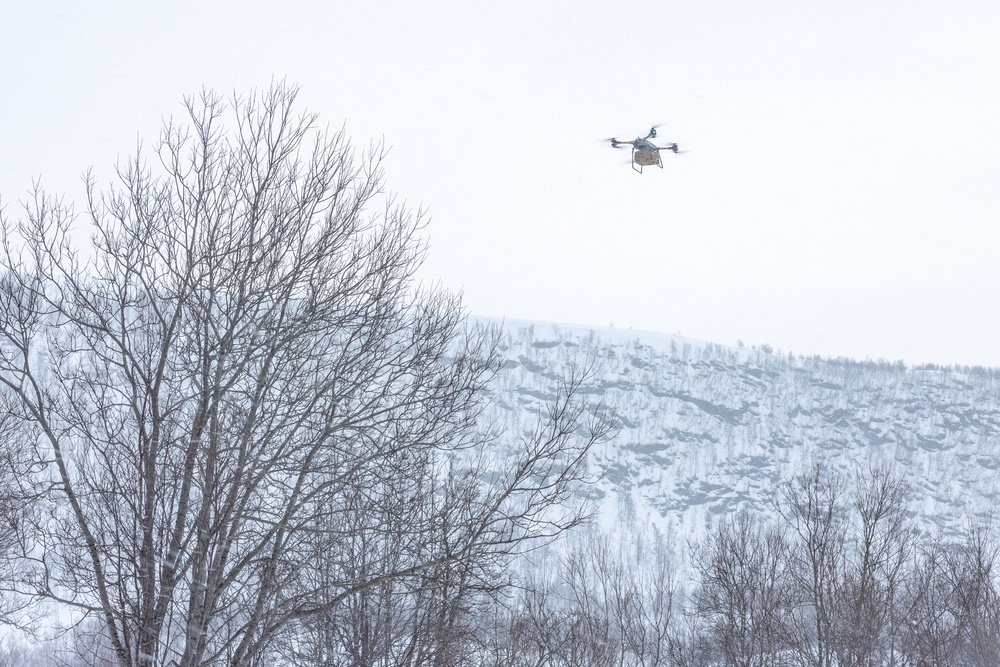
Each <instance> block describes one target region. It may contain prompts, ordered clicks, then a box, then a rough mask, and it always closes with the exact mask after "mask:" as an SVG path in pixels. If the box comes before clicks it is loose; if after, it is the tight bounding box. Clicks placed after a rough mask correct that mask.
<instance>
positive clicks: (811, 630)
mask: <svg viewBox="0 0 1000 667" xmlns="http://www.w3.org/2000/svg"><path fill="white" fill-rule="evenodd" d="M843 494H844V482H843V480H842V479H841V478H840V477H839V476H837V475H826V474H824V473H823V471H822V469H821V468H820V467H819V466H818V465H817V466H814V467H813V469H812V470H810V471H809V472H806V473H803V474H801V475H798V476H796V477H795V478H793V479H792V480H790V481H788V482H786V483H785V484H784V485H783V486H782V487H781V491H780V494H779V497H778V499H777V500H776V504H775V507H776V509H777V510H778V512H779V513H780V514H781V516H782V517H784V519H785V521H786V523H787V524H788V526H789V528H790V529H791V536H790V537H791V542H792V544H791V547H790V555H791V564H790V569H789V573H790V576H791V577H792V578H793V580H794V586H795V589H796V590H797V591H798V593H799V595H800V596H801V597H800V600H799V603H798V606H797V611H796V615H795V619H796V620H795V634H796V639H795V646H796V650H797V652H798V653H799V655H800V658H801V660H802V662H803V663H804V664H808V665H815V666H816V667H833V665H835V664H836V663H835V662H834V660H835V652H834V651H835V637H834V632H835V627H834V624H835V619H834V615H835V613H836V611H837V604H838V600H837V589H838V586H839V580H840V574H841V572H842V570H843V559H844V540H845V535H846V525H847V524H846V516H845V514H846V512H845V507H844V505H843Z"/></svg>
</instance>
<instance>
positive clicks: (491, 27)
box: [0, 0, 1000, 366]
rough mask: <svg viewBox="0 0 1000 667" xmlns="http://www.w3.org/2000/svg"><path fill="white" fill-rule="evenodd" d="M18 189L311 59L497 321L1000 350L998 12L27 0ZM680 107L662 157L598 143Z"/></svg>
mask: <svg viewBox="0 0 1000 667" xmlns="http://www.w3.org/2000/svg"><path fill="white" fill-rule="evenodd" d="M8 4H10V5H11V6H9V7H5V8H4V10H3V12H2V21H0V62H2V66H0V91H2V101H0V196H2V198H3V200H4V201H5V202H7V204H8V205H11V203H12V201H13V200H16V199H18V198H21V197H23V195H24V193H25V191H26V190H27V189H28V187H29V186H30V184H31V179H32V178H34V177H37V176H39V175H41V176H42V179H43V183H44V184H45V185H46V187H47V188H49V189H50V190H54V191H58V192H65V193H66V195H67V196H68V197H69V198H73V199H78V200H82V187H81V185H80V179H79V175H80V174H81V173H82V172H83V170H84V169H86V168H87V167H88V166H90V165H94V166H95V167H97V168H98V169H99V170H105V172H104V173H107V171H106V170H108V169H109V168H110V167H111V166H112V165H113V163H114V162H115V161H116V159H118V158H119V157H120V156H121V157H124V156H126V155H128V154H129V153H130V152H132V151H133V150H134V147H135V143H136V138H137V136H141V137H145V138H148V139H153V138H155V136H156V133H157V130H158V128H159V126H160V124H161V121H162V118H163V117H165V116H168V115H171V114H173V115H174V116H179V115H180V114H181V112H182V109H181V106H180V102H181V99H182V97H183V96H184V95H185V94H188V93H191V92H196V91H197V90H199V89H200V88H201V87H202V86H208V87H213V88H216V89H217V90H220V91H225V92H230V91H232V90H234V89H235V90H241V91H242V90H247V89H248V88H250V87H253V86H267V85H268V84H269V82H270V81H271V80H272V78H273V77H277V78H282V77H287V78H288V80H290V81H292V82H297V83H299V84H301V85H302V86H303V92H302V96H301V98H300V99H301V100H302V101H303V102H304V103H305V104H306V105H308V107H309V108H310V109H311V110H313V111H317V112H319V113H320V114H321V115H322V118H323V119H324V120H325V121H329V122H330V124H331V125H333V126H335V127H339V126H340V125H341V124H343V123H346V128H347V131H348V133H349V135H351V137H352V138H353V140H354V141H355V143H356V144H357V145H359V146H366V145H367V144H368V142H369V141H370V140H371V139H373V138H374V139H378V138H381V137H384V138H385V141H386V143H388V144H389V145H391V146H392V152H391V154H390V159H389V162H388V165H387V177H388V185H389V186H390V188H392V189H394V190H395V191H396V192H398V193H399V195H400V196H401V197H402V198H405V199H406V200H407V201H408V202H409V203H410V204H411V205H413V206H414V207H416V206H417V205H423V206H426V207H429V209H430V212H431V215H432V222H431V225H430V228H429V230H428V235H429V237H430V243H431V250H430V257H429V259H428V261H427V263H426V265H425V267H424V270H423V276H424V277H425V278H426V279H428V280H440V281H441V282H442V283H443V284H444V285H445V286H446V287H448V288H450V289H453V290H462V291H463V293H464V295H465V302H466V305H467V307H468V309H469V310H470V312H472V313H475V314H480V315H500V316H507V317H509V318H519V319H520V318H527V319H537V320H544V321H559V322H570V323H581V324H592V325H597V326H608V325H609V324H611V323H614V326H615V327H630V326H631V327H634V328H635V329H646V330H653V331H663V332H678V331H680V332H682V333H683V334H684V335H686V336H690V337H693V338H700V339H704V340H711V341H715V342H718V343H723V344H733V343H735V342H736V341H737V339H742V340H743V341H744V342H745V343H747V344H760V343H769V344H771V345H773V346H775V347H777V348H781V349H782V350H785V351H789V350H790V351H793V352H796V353H803V354H814V353H817V354H823V355H832V356H852V357H858V358H866V357H870V358H880V357H881V358H887V359H893V360H895V359H901V358H902V359H905V360H906V361H907V362H910V363H920V362H926V361H931V362H939V363H963V364H981V365H996V366H1000V262H998V261H997V259H998V250H1000V224H998V223H1000V37H998V36H1000V3H997V2H996V1H995V0H983V1H978V0H885V1H880V0H838V1H837V2H831V1H829V0H826V1H823V2H814V1H809V0H757V1H754V2H747V1H746V0H698V1H697V2H693V1H691V0H683V1H665V0H653V1H644V0H626V1H620V2H614V3H611V2H587V1H585V0H574V1H564V2H545V1H543V0H529V1H522V0H504V1H503V2H490V3H483V2H474V1H470V0H437V1H424V2H377V1H372V2H367V1H361V0H357V1H355V2H349V3H348V2H338V1H336V0H332V1H331V0H323V1H314V2H313V1H310V2H306V1H301V0H300V1H296V0H286V1H285V2H282V3H274V2H267V3H265V2H259V1H247V0H243V1H240V2H235V1H219V2H204V1H198V2H194V1H191V0H175V1H174V2H169V3H168V2H159V3H155V4H154V3H139V2H133V1H127V2H126V1H118V2H110V1H95V2H86V3H84V2H78V1H67V0H61V1H46V0H40V1H38V2H31V3H8ZM653 122H662V123H665V124H664V126H663V127H662V128H661V129H660V137H661V138H662V139H663V140H665V141H677V142H679V143H680V144H681V146H682V148H688V149H690V150H691V152H689V153H687V154H684V155H678V156H674V155H672V154H665V155H664V159H665V163H666V168H665V169H664V170H662V171H661V170H659V169H655V170H648V169H647V171H646V173H645V174H643V175H642V176H640V175H638V174H635V173H633V172H632V171H631V169H630V168H629V166H628V165H627V164H626V163H625V160H626V158H627V155H628V154H627V152H625V151H614V150H612V149H610V148H609V147H608V146H607V144H605V143H602V142H600V141H599V140H600V139H601V138H603V137H609V136H612V135H616V136H618V137H619V138H633V137H634V136H635V135H637V134H640V133H645V130H646V129H647V127H648V126H649V124H651V123H653Z"/></svg>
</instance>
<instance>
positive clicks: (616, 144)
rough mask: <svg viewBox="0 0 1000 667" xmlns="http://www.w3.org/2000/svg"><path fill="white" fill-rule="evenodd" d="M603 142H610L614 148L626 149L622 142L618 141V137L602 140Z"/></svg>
mask: <svg viewBox="0 0 1000 667" xmlns="http://www.w3.org/2000/svg"><path fill="white" fill-rule="evenodd" d="M602 141H610V142H611V147H612V148H624V146H622V143H621V142H620V141H618V137H611V138H609V139H602Z"/></svg>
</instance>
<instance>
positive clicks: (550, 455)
mask: <svg viewBox="0 0 1000 667" xmlns="http://www.w3.org/2000/svg"><path fill="white" fill-rule="evenodd" d="M295 98H296V90H295V89H293V88H290V87H288V86H286V85H284V84H279V85H276V86H274V87H272V89H271V90H270V91H268V92H263V93H254V94H251V95H250V96H248V97H237V98H234V99H233V100H232V101H231V103H226V102H225V101H223V99H222V98H220V97H219V96H217V95H215V94H213V93H210V92H206V93H203V94H202V95H201V96H200V97H196V98H190V99H188V100H187V101H186V108H187V112H188V116H189V121H190V124H189V125H180V124H174V123H172V122H170V123H168V124H167V125H166V126H165V128H164V130H163V132H162V135H161V137H160V139H159V142H158V143H157V145H156V147H155V150H154V151H153V152H152V155H149V154H147V153H146V152H145V151H143V150H142V149H140V151H139V152H138V154H137V155H136V156H135V158H134V159H132V160H130V161H129V162H128V163H127V164H124V165H122V166H120V167H119V170H118V177H119V180H118V183H117V185H112V186H111V187H110V188H108V189H106V190H104V191H103V192H102V191H101V190H99V188H98V186H97V184H96V183H95V182H94V179H92V178H88V180H87V192H88V198H87V206H86V210H85V214H84V215H83V216H82V217H81V218H79V219H78V217H77V216H76V215H75V214H74V212H73V209H72V208H71V207H69V206H67V205H65V204H64V203H63V202H62V201H61V200H59V199H55V198H52V197H50V196H47V195H46V194H45V193H44V192H43V191H41V189H40V188H36V190H35V192H34V195H33V198H32V199H31V200H30V201H28V202H27V203H26V205H25V207H24V214H23V216H22V217H20V218H17V219H12V218H11V217H10V216H9V215H8V216H4V218H3V221H2V222H3V253H2V260H0V261H2V262H3V266H2V269H3V271H4V272H5V273H4V277H3V285H2V288H3V289H2V301H0V383H2V384H3V386H4V387H5V389H6V391H7V392H8V394H9V396H11V397H13V399H14V404H15V405H16V408H15V409H14V411H13V414H15V415H16V417H18V418H19V419H21V420H22V422H23V424H25V425H26V427H27V428H29V429H30V431H31V432H30V439H31V442H32V443H33V444H37V445H38V446H39V447H40V448H41V450H42V452H43V456H42V457H41V459H40V461H41V462H44V464H45V466H44V470H43V471H42V472H41V473H40V474H39V475H38V480H39V481H40V482H50V483H51V484H52V486H53V489H54V492H53V493H52V494H51V495H50V496H49V502H50V508H49V512H50V516H51V517H52V519H51V520H49V521H48V523H47V524H46V530H48V531H49V533H47V535H48V537H47V539H46V544H45V545H44V546H45V548H44V549H41V550H36V551H35V552H34V553H33V554H32V555H33V557H34V566H35V570H34V571H35V573H36V578H35V579H34V580H33V581H32V582H31V583H32V590H30V591H27V592H32V593H34V594H36V595H40V596H44V597H47V598H48V599H50V600H53V601H56V602H58V603H60V604H62V605H65V606H67V607H70V608H73V609H75V610H77V612H78V613H79V614H80V615H82V617H95V616H96V617H97V618H99V619H100V620H101V623H100V627H101V628H102V633H103V636H104V641H106V643H107V645H108V647H109V649H110V651H111V652H112V654H113V655H114V656H115V660H116V661H117V663H118V664H119V665H121V667H132V666H136V667H152V666H153V665H167V664H176V665H178V666H179V667H188V666H195V665H198V666H201V665H221V664H228V665H232V666H234V667H235V666H238V665H251V664H255V663H259V662H262V661H265V660H266V659H267V656H268V651H269V650H270V648H271V647H272V646H273V644H274V642H275V640H276V638H277V637H279V636H282V633H289V632H292V631H293V630H294V629H296V628H299V627H302V626H303V625H304V624H306V623H307V622H309V621H315V620H317V619H321V618H330V617H331V616H330V612H331V611H332V610H334V609H335V608H336V607H337V606H338V605H342V604H344V603H345V602H346V601H347V600H349V599H350V598H351V597H352V596H355V595H357V594H360V593H362V592H369V591H376V590H378V588H379V586H382V585H383V584H385V583H387V582H390V581H395V580H402V579H406V578H410V579H411V580H417V579H419V578H420V577H421V576H423V575H426V574H428V573H431V572H434V571H436V570H435V568H440V567H442V566H445V565H451V564H456V563H463V562H468V560H469V559H470V558H472V557H473V556H476V557H479V558H486V559H487V560H488V559H489V558H490V557H492V556H502V555H503V554H508V553H510V552H511V551H512V550H514V549H516V545H517V544H518V543H519V542H520V541H522V540H525V539H531V538H533V537H538V536H541V535H551V534H555V533H558V532H559V531H560V530H562V529H563V528H564V527H565V526H566V525H568V524H572V523H573V522H574V521H576V520H578V518H579V517H578V516H577V515H575V514H573V513H572V512H569V513H565V512H559V511H553V507H554V505H556V504H558V503H559V502H560V501H561V500H563V499H564V498H565V497H566V495H567V494H568V493H569V492H570V490H571V488H572V485H573V483H574V481H575V480H577V479H578V478H579V476H580V474H581V473H582V470H583V468H582V466H583V456H584V454H585V452H586V450H587V448H588V447H589V445H590V443H591V442H593V441H594V439H595V438H597V437H600V436H601V435H602V433H604V432H606V426H605V425H604V424H603V422H601V421H600V420H599V419H598V420H590V421H588V419H586V416H587V413H584V412H583V411H582V410H581V409H579V408H578V407H576V405H575V403H574V402H573V400H572V398H573V397H572V393H573V391H574V388H575V386H577V385H576V384H574V382H575V381H570V383H569V385H568V389H567V392H566V393H564V394H563V395H562V397H561V398H560V401H561V402H560V403H559V404H557V405H556V406H554V407H553V409H552V411H551V413H550V418H549V419H548V421H545V422H544V423H542V424H540V427H539V430H538V431H537V432H536V433H535V434H534V436H532V437H528V438H526V439H525V441H524V447H523V449H522V451H521V453H520V455H519V456H518V457H516V459H514V460H513V461H511V464H510V465H509V466H508V467H507V468H506V469H503V470H500V471H495V472H496V474H495V478H494V479H490V480H487V479H483V478H482V477H481V476H480V477H475V478H472V479H470V480H469V481H468V487H469V488H470V489H473V490H475V491H476V493H475V494H473V495H472V496H469V497H467V502H465V504H464V505H462V506H461V507H458V508H457V509H455V512H456V513H455V514H454V515H452V516H449V517H448V518H447V520H446V521H447V522H451V521H454V522H456V523H454V524H451V523H448V524H447V525H443V526H434V525H433V523H432V522H431V516H430V515H431V514H432V513H428V512H425V513H424V514H423V515H421V513H420V511H418V510H412V509H410V508H411V507H413V506H416V507H418V508H419V507H423V508H429V507H433V506H434V504H433V502H432V500H433V498H434V494H435V493H436V492H437V491H436V489H439V488H440V487H433V485H432V484H431V483H430V482H429V481H428V480H427V479H426V475H427V474H428V472H429V471H431V472H434V471H438V472H439V471H441V470H442V469H443V465H444V464H443V462H444V461H445V460H446V459H447V457H448V456H449V455H451V454H453V453H454V452H460V451H464V450H466V449H469V448H474V447H476V446H477V445H482V444H484V438H488V436H487V435H483V434H481V432H480V431H479V429H478V428H477V425H476V424H477V418H478V416H479V413H480V410H481V408H482V406H483V402H484V401H485V400H486V398H487V396H486V394H485V393H484V392H485V389H486V387H487V386H488V383H489V382H490V380H491V378H492V377H493V375H494V373H495V372H496V371H497V369H498V368H499V367H500V362H501V360H500V358H499V355H498V353H497V349H496V347H495V345H494V338H493V337H492V334H490V333H489V332H484V331H479V332H475V331H466V330H465V329H464V324H463V322H464V320H463V316H462V314H461V306H460V303H459V301H458V299H457V298H456V297H454V296H451V295H448V294H446V293H444V292H442V291H440V290H434V289H430V290H428V289H421V288H418V287H417V286H416V285H415V284H414V272H415V270H416V268H417V267H418V265H419V263H420V261H421V258H422V256H423V253H424V246H423V244H422V242H421V241H420V239H419V236H418V233H419V230H420V229H421V227H422V225H423V224H424V219H423V216H422V215H421V214H420V213H419V212H418V213H416V214H413V213H412V212H410V211H409V210H408V209H406V208H405V207H402V206H396V205H394V204H393V203H392V201H391V198H387V201H386V202H385V203H384V205H381V206H380V208H379V211H378V212H377V213H372V212H370V211H369V208H371V206H372V205H373V204H378V203H379V201H380V198H381V197H382V195H383V192H382V187H383V186H382V173H381V168H380V161H381V159H382V157H383V151H382V150H381V149H380V148H379V147H377V146H376V147H373V148H371V149H370V150H368V151H366V152H363V153H362V154H361V155H360V156H356V155H355V152H354V151H353V150H352V149H351V147H350V146H349V145H348V143H347V142H346V141H345V139H344V136H343V133H342V132H329V131H326V130H323V129H321V128H318V127H317V125H316V117H315V116H314V115H311V114H300V113H298V112H297V111H296V107H295ZM227 122H228V124H227ZM81 220H82V221H83V222H86V223H89V224H90V225H91V227H92V231H93V235H92V247H90V248H88V249H86V250H83V249H80V248H78V247H77V244H76V242H75V241H74V238H75V237H74V236H73V232H74V225H75V224H77V222H79V221H81ZM470 474H472V475H475V474H476V471H475V469H472V472H470ZM488 482H496V483H497V485H496V486H490V485H489V484H488ZM397 511H398V512H399V513H400V515H401V516H404V517H405V518H407V519H413V522H412V523H410V524H401V523H399V522H395V523H387V524H379V525H374V526H371V525H369V526H366V527H365V529H366V530H367V531H368V538H369V539H371V540H372V545H373V547H377V548H375V550H374V551H372V552H368V554H367V555H368V558H369V560H370V561H371V559H375V560H374V561H373V562H369V563H368V565H369V567H366V568H363V569H360V570H356V571H351V570H349V569H345V568H341V569H340V570H330V569H329V568H326V569H325V570H324V568H322V567H320V566H319V565H318V563H319V562H320V561H319V559H318V554H320V553H324V554H327V555H331V554H332V555H334V556H336V557H337V560H338V562H340V563H346V562H348V560H349V559H347V557H348V556H349V555H350V549H351V548H355V547H358V546H359V545H358V544H354V546H353V547H352V546H351V545H352V540H354V539H355V537H356V535H355V534H354V533H352V531H354V530H355V528H356V525H355V524H357V521H358V517H363V516H365V514H366V513H369V512H371V513H372V515H373V516H376V515H377V516H386V517H391V516H393V515H394V513H396V512H397ZM438 519H439V520H440V517H438ZM53 526H56V527H57V528H56V529H55V530H52V527H53ZM432 527H434V528H435V529H441V530H446V531H448V541H447V545H446V548H443V550H442V549H433V548H430V545H432V544H434V543H433V542H432V541H428V538H427V535H426V533H425V532H424V531H427V530H430V529H431V528H432ZM393 531H396V534H395V536H392V535H390V533H393ZM390 538H392V539H395V540H396V542H395V543H393V542H392V539H390ZM437 544H438V545H439V546H440V542H438V543H437ZM389 546H395V547H397V550H396V552H395V553H393V554H392V555H393V558H388V557H386V558H382V557H380V556H379V555H378V554H380V553H385V548H386V547H389ZM362 548H364V547H363V546H362ZM331 577H333V578H332V579H331ZM425 580H426V577H425Z"/></svg>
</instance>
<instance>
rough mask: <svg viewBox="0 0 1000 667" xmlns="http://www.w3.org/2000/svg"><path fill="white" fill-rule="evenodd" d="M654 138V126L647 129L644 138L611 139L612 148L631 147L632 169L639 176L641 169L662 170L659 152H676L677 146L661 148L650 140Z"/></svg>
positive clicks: (671, 145)
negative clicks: (656, 168)
mask: <svg viewBox="0 0 1000 667" xmlns="http://www.w3.org/2000/svg"><path fill="white" fill-rule="evenodd" d="M654 138H656V126H653V127H651V128H649V134H647V135H646V136H645V137H636V138H635V139H633V140H632V141H618V139H616V138H614V137H612V138H611V147H612V148H621V147H622V146H625V145H630V146H632V168H633V169H635V170H636V171H637V172H639V173H640V174H641V173H642V168H643V167H659V168H660V169H663V160H661V159H660V151H673V152H674V153H676V152H678V148H677V144H670V145H669V146H663V147H662V148H661V147H659V146H657V145H656V144H654V143H653V142H652V141H650V139H654Z"/></svg>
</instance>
